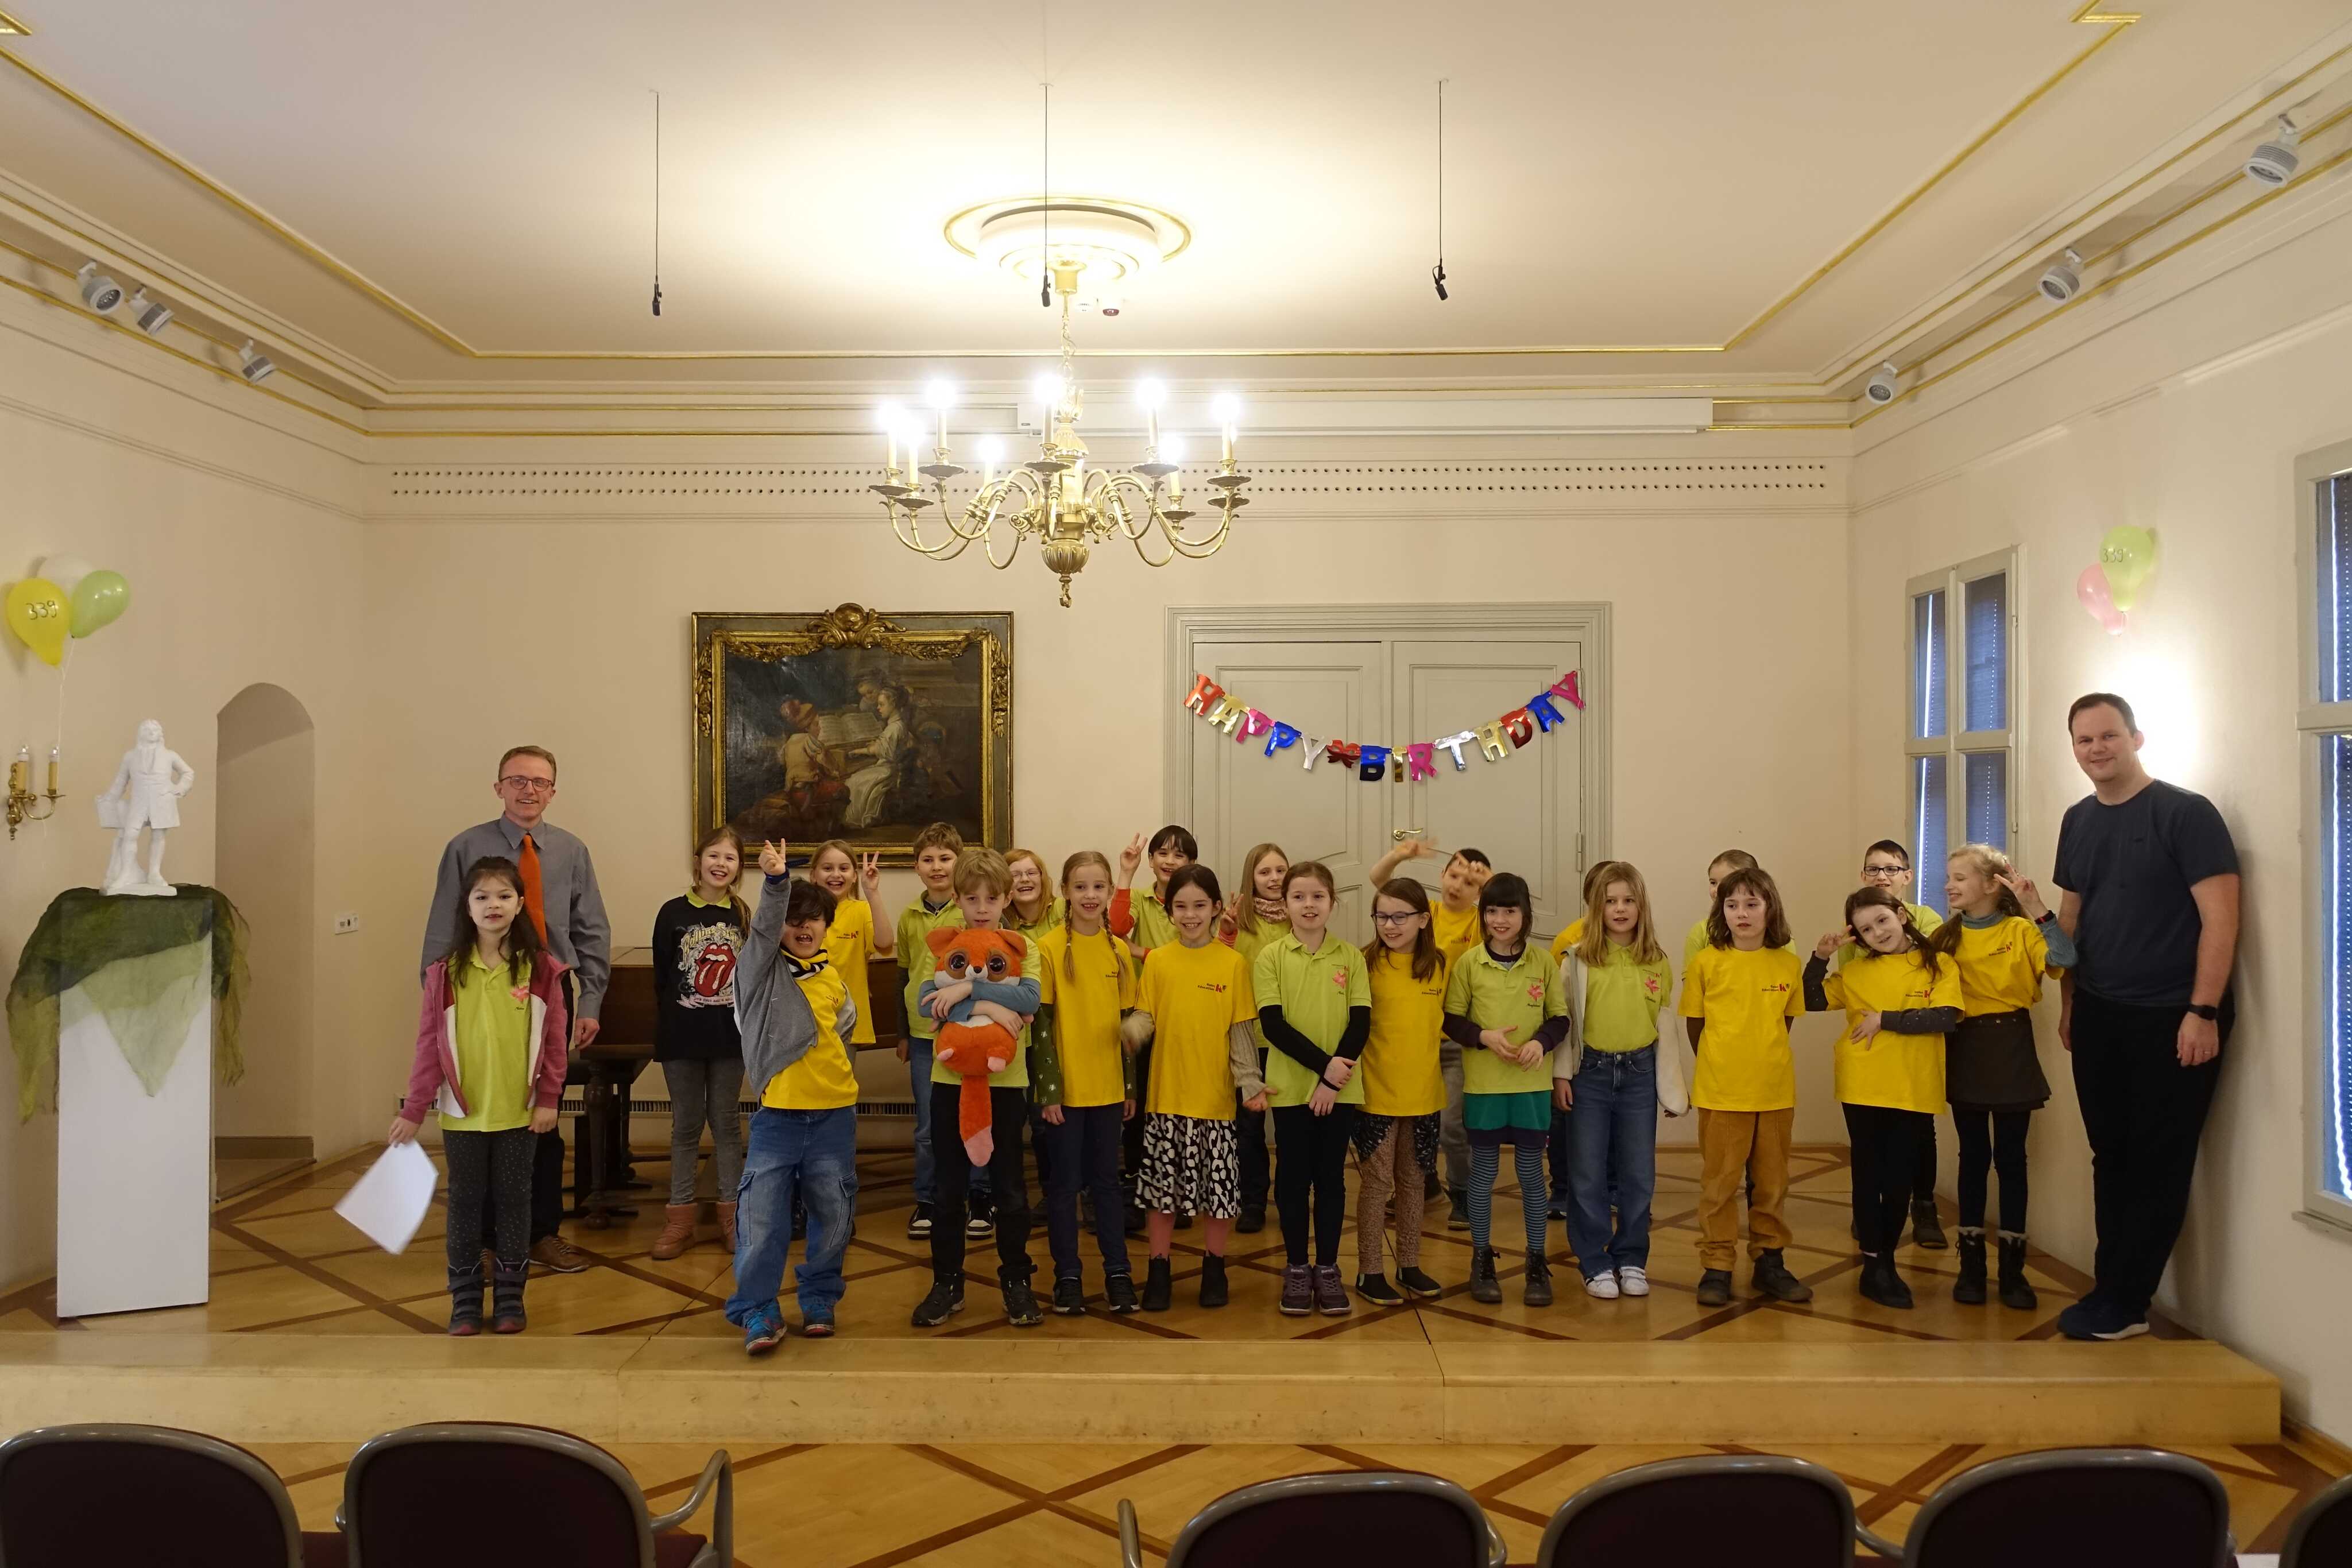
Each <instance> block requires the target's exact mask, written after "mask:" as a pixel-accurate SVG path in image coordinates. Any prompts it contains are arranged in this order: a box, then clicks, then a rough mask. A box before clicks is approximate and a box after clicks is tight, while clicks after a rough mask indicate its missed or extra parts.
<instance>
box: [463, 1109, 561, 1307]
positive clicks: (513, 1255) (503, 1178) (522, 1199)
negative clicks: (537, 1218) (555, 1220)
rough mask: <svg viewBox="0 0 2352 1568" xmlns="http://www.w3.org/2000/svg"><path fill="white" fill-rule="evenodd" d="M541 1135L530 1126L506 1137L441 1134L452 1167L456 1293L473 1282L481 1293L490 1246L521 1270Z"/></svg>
mask: <svg viewBox="0 0 2352 1568" xmlns="http://www.w3.org/2000/svg"><path fill="white" fill-rule="evenodd" d="M541 1136H542V1134H538V1133H534V1132H532V1131H531V1130H530V1128H529V1127H509V1128H508V1129H507V1130H506V1131H505V1132H502V1133H469V1132H467V1131H466V1130H464V1129H463V1128H454V1129H452V1130H450V1131H448V1132H446V1133H443V1134H441V1154H442V1157H443V1158H444V1159H445V1160H446V1162H447V1164H448V1166H449V1205H448V1207H449V1229H448V1235H447V1238H446V1245H447V1247H448V1254H449V1281H450V1288H451V1289H452V1290H455V1289H457V1288H458V1287H459V1286H460V1285H462V1284H466V1283H469V1282H470V1283H471V1284H472V1285H473V1287H474V1288H475V1289H476V1290H479V1289H480V1286H481V1277H482V1249H483V1248H484V1247H486V1246H487V1247H488V1248H489V1249H490V1250H491V1251H493V1252H495V1253H497V1254H498V1258H499V1262H500V1263H502V1264H505V1265H506V1266H507V1267H508V1268H509V1269H514V1268H517V1267H520V1264H521V1263H522V1261H523V1259H524V1257H525V1255H526V1254H528V1253H529V1252H530V1178H531V1155H532V1152H533V1151H534V1150H535V1149H537V1148H538V1146H539V1140H540V1138H541ZM486 1214H487V1215H488V1217H489V1221H490V1222H489V1223H488V1224H487V1225H486V1224H484V1223H483V1219H484V1216H485V1215H486Z"/></svg>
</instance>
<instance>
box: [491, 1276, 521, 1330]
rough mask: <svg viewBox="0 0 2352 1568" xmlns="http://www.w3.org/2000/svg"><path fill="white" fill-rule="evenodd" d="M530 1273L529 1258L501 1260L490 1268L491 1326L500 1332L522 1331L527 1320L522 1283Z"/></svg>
mask: <svg viewBox="0 0 2352 1568" xmlns="http://www.w3.org/2000/svg"><path fill="white" fill-rule="evenodd" d="M529 1277H530V1262H529V1261H528V1260H526V1261H523V1262H520V1263H509V1262H508V1261H507V1260H505V1259H503V1258H501V1259H500V1260H499V1262H498V1266H497V1267H495V1268H493V1269H492V1270H490V1328H491V1329H492V1331H493V1332H495V1333H522V1331H523V1329H524V1327H525V1324H526V1322H527V1320H526V1319H525V1318H524V1316H523V1311H522V1284H523V1281H524V1280H526V1279H528V1278H529Z"/></svg>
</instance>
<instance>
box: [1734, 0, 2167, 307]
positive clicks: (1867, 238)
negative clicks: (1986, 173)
mask: <svg viewBox="0 0 2352 1568" xmlns="http://www.w3.org/2000/svg"><path fill="white" fill-rule="evenodd" d="M2093 3H2094V5H2095V3H2096V0H2093ZM2139 20H2140V15H2139V13H2138V12H2137V11H2114V12H2109V11H2097V10H2094V9H2093V6H2092V5H2084V7H2083V8H2082V9H2081V10H2079V11H2077V12H2075V13H2074V16H2071V17H2069V18H2068V21H2069V22H2070V23H2071V24H2074V25H2077V26H2103V27H2105V28H2106V29H2107V31H2105V32H2104V33H2101V34H2100V35H2099V36H2098V37H2095V38H2094V39H2092V40H2091V42H2090V43H2089V45H2088V46H2086V47H2084V49H2083V50H2082V51H2081V52H2080V53H2078V54H2077V55H2075V57H2074V58H2073V59H2071V60H2068V61H2067V62H2066V63H2065V64H2064V65H2063V66H2061V67H2059V68H2058V69H2057V71H2056V72H2055V73H2054V74H2053V75H2051V76H2049V77H2047V78H2044V79H2043V80H2042V85H2041V86H2039V87H2037V88H2035V89H2033V90H2032V92H2029V93H2027V94H2026V95H2025V96H2024V97H2023V98H2021V99H2018V100H2017V101H2016V102H2015V103H2013V104H2011V106H2010V108H2009V111H2008V112H2007V113H2005V114H2003V115H2002V116H2001V117H2000V119H1999V120H1994V121H1993V122H1992V123H1991V124H1990V125H1989V126H1987V127H1986V128H1985V129H1984V130H1983V131H1979V133H1978V134H1977V137H1976V139H1975V140H1974V141H1970V142H1969V144H1968V145H1967V146H1965V147H1963V148H1961V149H1960V150H1959V151H1958V152H1955V153H1953V154H1952V155H1951V157H1950V158H1948V159H1947V160H1945V162H1944V166H1943V167H1942V168H1940V169H1938V170H1937V171H1936V172H1934V173H1932V174H1930V175H1928V176H1927V180H1926V181H1925V183H1921V184H1919V185H1918V186H1916V187H1915V188H1914V189H1913V190H1912V191H1911V193H1909V194H1908V195H1906V196H1905V197H1904V198H1903V199H1902V200H1901V201H1899V202H1896V203H1895V204H1894V205H1893V206H1891V207H1889V208H1887V209H1886V210H1885V212H1883V213H1881V214H1879V215H1878V217H1877V219H1876V221H1875V222H1874V223H1872V224H1871V225H1870V226H1869V227H1868V228H1866V229H1864V230H1863V231H1862V232H1861V233H1860V234H1858V235H1854V237H1853V239H1852V240H1850V241H1848V242H1847V243H1846V246H1845V248H1844V249H1843V250H1841V251H1839V252H1838V253H1837V254H1836V255H1835V256H1831V257H1830V258H1829V259H1828V260H1827V261H1825V262H1823V263H1822V264H1821V266H1819V267H1815V268H1814V269H1813V271H1812V273H1811V276H1810V277H1807V278H1806V279H1805V280H1804V281H1803V282H1802V283H1800V284H1798V285H1797V287H1794V288H1792V289H1790V290H1789V292H1788V293H1786V294H1784V295H1782V296H1781V297H1780V298H1779V299H1777V300H1775V301H1773V302H1772V304H1771V305H1770V306H1769V307H1767V308H1766V309H1765V311H1764V313H1763V314H1762V315H1761V316H1759V317H1757V318H1756V319H1754V320H1753V321H1750V322H1748V325H1747V326H1745V327H1742V328H1741V329H1739V330H1738V331H1737V332H1734V333H1733V334H1732V335H1731V336H1730V337H1729V338H1727V339H1726V340H1724V344H1723V346H1724V347H1725V348H1726V349H1736V348H1738V347H1739V345H1740V344H1742V343H1744V342H1746V341H1748V339H1750V338H1752V337H1754V336H1755V335H1756V334H1757V333H1758V332H1759V331H1760V330H1762V329H1763V328H1764V326H1765V324H1766V323H1767V322H1769V321H1770V320H1771V319H1773V318H1774V317H1776V316H1778V315H1780V313H1781V312H1782V311H1783V310H1786V309H1787V308H1789V307H1790V306H1791V305H1794V304H1795V303H1796V302H1797V301H1798V300H1799V299H1801V298H1803V297H1804V295H1805V293H1806V292H1807V291H1808V290H1809V289H1811V287H1813V285H1815V284H1816V283H1819V282H1820V281H1821V280H1822V278H1824V277H1828V276H1829V275H1830V274H1831V273H1832V271H1834V270H1836V268H1837V267H1840V266H1841V265H1843V263H1844V262H1845V261H1846V260H1847V259H1849V258H1850V257H1851V256H1853V254H1854V253H1855V252H1856V251H1859V250H1860V249H1862V247H1863V246H1866V245H1868V244H1869V243H1870V242H1871V241H1872V240H1874V239H1876V238H1877V237H1878V236H1879V235H1881V234H1884V233H1885V231H1886V229H1887V226H1888V225H1891V224H1893V223H1894V222H1895V219H1897V218H1899V217H1901V216H1902V215H1903V214H1905V213H1906V212H1909V211H1910V210H1911V208H1912V207H1913V206H1914V205H1916V204H1917V203H1918V202H1919V200H1920V199H1921V198H1922V197H1924V196H1926V195H1927V193H1928V192H1930V191H1932V190H1934V189H1935V188H1936V187H1937V185H1940V184H1942V183H1944V181H1945V179H1946V178H1948V176H1949V175H1951V174H1952V173H1953V172H1955V171H1957V170H1958V168H1959V167H1960V165H1961V164H1963V163H1965V162H1968V161H1969V159H1970V158H1973V157H1975V156H1976V155H1977V153H1978V152H1981V151H1982V150H1983V148H1984V146H1985V144H1986V143H1987V142H1989V141H1991V140H1992V139H1993V138H1994V137H1996V136H1999V135H2000V133H2001V132H2002V131H2006V130H2008V129H2009V128H2010V127H2011V125H2013V124H2015V123H2016V122H2017V120H2018V119H2019V118H2020V117H2021V116H2022V115H2023V114H2024V113H2025V111H2026V110H2030V109H2032V107H2033V106H2034V105H2035V104H2037V103H2039V102H2041V101H2042V99H2043V97H2045V96H2046V95H2047V94H2048V93H2049V92H2050V90H2051V89H2053V88H2055V87H2056V86H2057V85H2058V84H2059V83H2060V82H2062V81H2064V80H2065V79H2066V78H2068V77H2070V76H2073V75H2074V72H2075V71H2076V70H2077V69H2079V68H2081V67H2082V66H2083V65H2084V62H2086V61H2087V60H2089V59H2090V57H2092V56H2093V55H2095V54H2097V53H2098V52H2099V51H2100V50H2101V49H2104V48H2105V47H2107V46H2108V45H2109V44H2112V43H2114V42H2115V41H2116V39H2117V38H2120V37H2123V36H2124V34H2125V32H2126V30H2127V29H2128V28H2130V27H2131V26H2132V25H2133V24H2134V23H2136V22H2137V21H2139Z"/></svg>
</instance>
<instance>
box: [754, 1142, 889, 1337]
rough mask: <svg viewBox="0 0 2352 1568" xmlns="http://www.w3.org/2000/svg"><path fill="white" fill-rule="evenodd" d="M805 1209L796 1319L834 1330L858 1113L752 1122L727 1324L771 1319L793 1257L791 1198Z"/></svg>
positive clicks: (852, 1193) (852, 1197) (853, 1192)
mask: <svg viewBox="0 0 2352 1568" xmlns="http://www.w3.org/2000/svg"><path fill="white" fill-rule="evenodd" d="M795 1189H797V1190H798V1192H799V1194H800V1198H801V1202H802V1203H803V1206H805V1207H806V1208H807V1209H808V1245H807V1249H806V1255H805V1257H804V1258H803V1260H802V1262H801V1265H800V1268H799V1270H797V1271H796V1273H795V1278H796V1279H797V1280H798V1281H799V1282H800V1305H801V1317H802V1318H803V1321H806V1322H832V1321H833V1305H834V1303H835V1301H839V1300H841V1294H842V1291H843V1289H844V1286H843V1284H842V1279H841V1256H842V1254H843V1253H845V1252H846V1251H847V1250H848V1249H849V1221H850V1216H851V1215H852V1213H853V1212H854V1211H855V1209H856V1199H857V1108H856V1106H854V1105H844V1106H842V1107H841V1108H840V1109H838V1110H834V1111H776V1110H772V1109H770V1108H769V1107H767V1106H765V1105H762V1106H761V1107H760V1109H759V1111H758V1112H757V1113H754V1114H753V1115H752V1117H751V1137H750V1138H749V1139H748V1140H747V1141H746V1145H745V1148H744V1151H743V1184H742V1186H740V1187H738V1188H736V1191H735V1201H736V1203H737V1204H738V1205H739V1206H740V1207H737V1209H736V1211H735V1293H734V1294H733V1295H731V1296H730V1297H728V1298H727V1321H728V1322H730V1323H733V1324H735V1325H736V1326H737V1327H738V1328H740V1327H741V1326H742V1325H743V1324H744V1322H746V1321H747V1320H749V1319H750V1317H751V1314H752V1313H753V1312H760V1311H762V1310H764V1311H768V1312H773V1311H774V1310H775V1307H776V1294H777V1292H778V1291H782V1289H783V1284H784V1260H785V1259H786V1258H787V1257H789V1256H790V1255H791V1253H792V1249H793V1192H794V1191H795Z"/></svg>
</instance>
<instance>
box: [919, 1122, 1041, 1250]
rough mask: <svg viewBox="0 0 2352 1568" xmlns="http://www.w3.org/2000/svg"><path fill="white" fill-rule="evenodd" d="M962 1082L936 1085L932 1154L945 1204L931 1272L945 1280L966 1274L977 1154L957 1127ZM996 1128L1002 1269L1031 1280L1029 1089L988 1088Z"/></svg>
mask: <svg viewBox="0 0 2352 1568" xmlns="http://www.w3.org/2000/svg"><path fill="white" fill-rule="evenodd" d="M962 1092H963V1090H962V1085H961V1084H956V1083H934V1084H932V1085H931V1159H932V1161H933V1164H934V1167H935V1168H936V1169H937V1171H938V1173H939V1184H940V1206H939V1210H938V1213H937V1215H936V1216H935V1217H934V1218H933V1219H932V1221H931V1273H932V1274H933V1276H935V1277H936V1278H938V1279H941V1280H961V1279H962V1278H963V1243H964V1235H963V1226H964V1221H965V1220H966V1219H967V1218H971V1217H970V1215H969V1214H967V1213H966V1211H965V1203H966V1194H968V1193H969V1192H970V1191H971V1156H970V1155H967V1154H966V1153H965V1152H964V1146H963V1135H962V1134H961V1133H959V1132H957V1131H956V1117H957V1103H958V1102H959V1101H960V1100H961V1097H962ZM988 1113H989V1124H990V1130H991V1131H992V1133H993V1134H994V1135H995V1138H996V1147H995V1148H994V1149H992V1151H990V1154H989V1156H988V1176H989V1181H990V1184H991V1186H992V1188H993V1189H994V1195H995V1200H996V1262H997V1272H998V1274H999V1275H1000V1276H1002V1277H1003V1278H1005V1279H1013V1278H1016V1277H1017V1278H1019V1279H1024V1280H1025V1279H1027V1278H1028V1277H1029V1276H1030V1275H1031V1274H1032V1273H1034V1272H1035V1269H1034V1265H1033V1264H1031V1263H1030V1261H1029V1178H1028V1176H1027V1174H1026V1173H1025V1172H1024V1170H1023V1169H1022V1161H1021V1134H1022V1133H1023V1132H1024V1130H1025V1129H1026V1128H1027V1127H1028V1125H1029V1091H1027V1090H1026V1089H992V1090H990V1091H989V1092H988Z"/></svg>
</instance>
